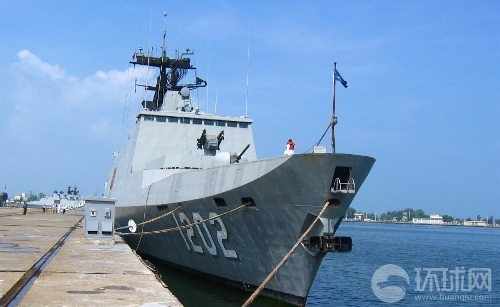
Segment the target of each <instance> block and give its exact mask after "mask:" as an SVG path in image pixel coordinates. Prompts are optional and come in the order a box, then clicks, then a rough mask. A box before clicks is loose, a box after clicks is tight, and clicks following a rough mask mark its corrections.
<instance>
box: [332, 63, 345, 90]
mask: <svg viewBox="0 0 500 307" xmlns="http://www.w3.org/2000/svg"><path fill="white" fill-rule="evenodd" d="M333 74H334V79H335V81H339V82H340V83H342V85H343V86H344V87H345V88H347V81H346V80H344V78H342V76H341V75H340V73H339V71H338V70H337V68H335V70H334V72H333Z"/></svg>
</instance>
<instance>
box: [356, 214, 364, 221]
mask: <svg viewBox="0 0 500 307" xmlns="http://www.w3.org/2000/svg"><path fill="white" fill-rule="evenodd" d="M364 219H365V215H364V214H363V213H354V220H355V221H361V222H362V221H363V220H364Z"/></svg>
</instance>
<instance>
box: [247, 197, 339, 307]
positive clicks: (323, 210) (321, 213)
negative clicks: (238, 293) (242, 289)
mask: <svg viewBox="0 0 500 307" xmlns="http://www.w3.org/2000/svg"><path fill="white" fill-rule="evenodd" d="M329 205H330V201H327V202H326V203H325V205H324V206H323V209H321V211H320V213H319V214H318V216H317V217H316V218H315V219H314V221H313V222H312V223H311V225H309V228H307V230H306V231H305V232H304V233H303V234H302V236H301V237H300V238H299V240H298V241H297V243H295V245H294V246H293V247H292V249H291V250H290V251H289V252H288V253H287V254H286V255H285V257H283V259H282V260H281V261H280V263H278V265H277V266H276V267H275V268H274V270H272V271H271V273H269V275H268V276H267V277H266V279H264V281H263V282H262V283H261V284H260V286H259V287H258V288H257V289H255V291H254V292H253V293H252V295H251V296H250V297H249V298H248V299H247V300H246V302H245V303H244V304H243V305H241V306H242V307H248V306H250V304H252V302H253V301H254V300H255V298H256V297H257V296H258V295H259V293H260V292H261V291H262V289H264V287H265V286H266V285H267V283H268V282H269V281H270V280H271V279H272V278H273V277H274V275H276V273H278V271H279V270H280V269H281V267H282V266H283V265H284V264H285V262H287V261H288V258H290V256H291V255H292V254H293V252H294V251H295V250H296V249H297V247H298V246H299V245H300V243H302V240H304V238H305V237H306V236H307V235H308V234H309V232H310V231H311V229H312V228H313V226H314V224H316V222H317V221H318V220H319V218H320V217H321V215H323V212H325V210H326V208H327V207H328V206H329Z"/></svg>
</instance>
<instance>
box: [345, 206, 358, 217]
mask: <svg viewBox="0 0 500 307" xmlns="http://www.w3.org/2000/svg"><path fill="white" fill-rule="evenodd" d="M354 213H356V209H354V208H351V207H349V208H347V212H346V214H345V217H346V218H347V219H353V218H354Z"/></svg>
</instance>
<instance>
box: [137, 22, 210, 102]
mask: <svg viewBox="0 0 500 307" xmlns="http://www.w3.org/2000/svg"><path fill="white" fill-rule="evenodd" d="M163 16H164V31H163V44H162V52H161V56H160V57H154V56H149V55H146V54H144V53H143V52H142V49H141V48H139V52H138V53H135V61H131V62H130V63H131V64H134V65H136V64H137V65H145V66H152V67H157V68H158V69H159V71H160V72H159V75H158V77H157V78H156V85H154V86H150V85H142V84H137V85H139V86H143V87H144V88H145V89H146V90H148V91H154V97H153V100H143V101H142V106H143V107H144V108H145V109H148V110H151V111H159V110H161V109H162V106H163V100H164V98H165V94H166V92H167V91H180V90H181V89H182V88H183V87H187V88H189V89H193V88H198V87H204V86H206V85H207V82H206V81H204V80H202V79H200V78H198V77H196V81H195V83H194V84H186V85H181V84H179V81H181V79H182V78H184V76H185V75H186V74H187V72H188V71H189V70H195V69H196V67H194V66H192V65H191V59H190V58H188V57H185V56H186V55H192V54H193V52H191V51H190V50H189V49H186V52H184V53H181V54H180V56H178V57H177V58H169V57H168V56H167V45H166V37H167V23H166V17H167V13H166V12H164V13H163ZM167 69H168V71H167Z"/></svg>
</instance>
